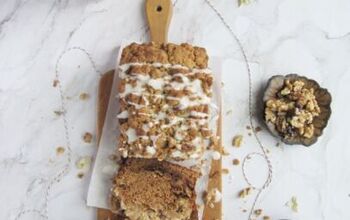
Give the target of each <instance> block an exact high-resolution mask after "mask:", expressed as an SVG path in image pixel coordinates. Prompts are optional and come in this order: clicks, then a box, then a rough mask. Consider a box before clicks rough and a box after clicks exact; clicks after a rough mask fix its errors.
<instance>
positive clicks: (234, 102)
mask: <svg viewBox="0 0 350 220" xmlns="http://www.w3.org/2000/svg"><path fill="white" fill-rule="evenodd" d="M210 1H211V2H212V4H213V5H214V6H215V8H216V9H217V10H218V11H219V12H220V13H221V14H222V16H223V17H224V19H225V20H226V22H227V23H228V24H229V25H230V26H231V27H232V29H233V30H234V32H235V33H236V34H237V36H238V37H239V39H240V40H241V42H242V44H243V47H244V50H245V51H246V53H247V57H248V60H249V62H250V66H251V68H252V79H253V81H252V85H253V92H254V96H253V99H254V100H253V102H254V103H258V104H259V100H260V96H261V88H262V87H263V86H265V84H266V81H267V79H268V78H269V77H270V76H272V75H275V74H287V73H299V74H303V75H306V76H308V77H311V78H314V79H316V80H317V81H318V82H319V83H320V84H321V85H322V86H323V87H326V88H327V89H328V90H329V91H330V92H331V94H332V96H333V103H332V110H333V113H332V117H331V119H330V122H329V125H328V127H327V128H326V129H325V133H324V135H323V136H322V137H321V138H320V140H319V141H318V142H317V143H316V144H315V145H313V146H312V147H310V148H305V147H301V146H292V147H291V146H285V145H283V144H282V145H280V146H279V147H276V146H275V145H276V143H277V141H278V140H277V139H276V138H274V137H272V136H271V135H270V134H269V133H268V132H267V131H266V129H265V127H264V126H263V124H262V123H261V120H259V118H254V121H255V124H257V125H260V126H261V127H263V131H261V132H259V134H258V135H259V137H260V138H261V139H262V141H263V143H264V145H265V146H266V147H267V149H269V152H270V153H269V157H270V158H271V161H272V165H273V180H272V183H271V185H270V186H269V187H268V188H267V189H266V190H264V191H263V193H262V195H261V197H260V199H259V201H258V203H257V208H261V209H262V210H263V215H268V216H270V217H271V219H293V220H294V219H301V220H321V219H327V220H328V219H329V220H333V219H337V220H346V219H350V212H349V211H348V208H349V205H350V185H349V182H350V169H349V167H350V160H349V157H350V146H349V145H350V137H349V135H348V134H347V128H346V126H347V124H348V123H350V115H349V114H348V112H350V104H349V103H347V100H348V96H349V94H350V87H349V86H348V84H347V83H350V62H349V58H350V25H349V20H350V13H349V11H350V1H348V0H336V1H332V0H308V1H304V0H266V1H261V0H259V1H253V2H252V3H251V4H250V5H247V6H244V7H239V8H238V7H237V2H236V0H210ZM146 30H147V28H146V22H145V19H144V12H143V0H134V1H120V0H119V1H116V0H99V1H92V0H89V1H86V0H77V1H69V0H61V1H30V0H5V1H2V4H1V5H0V139H1V144H0V189H1V190H0V192H1V196H0V207H2V208H1V210H2V211H1V212H0V219H10V220H12V219H45V218H47V217H48V218H49V219H57V220H58V219H60V220H62V219H65V220H66V219H67V220H70V219H72V220H73V219H91V220H93V219H96V217H95V216H96V210H95V209H94V208H90V207H87V206H86V193H87V187H88V184H89V178H90V174H91V169H88V168H85V169H78V168H77V166H76V162H77V161H78V160H79V158H82V157H92V158H93V157H94V156H95V154H96V150H97V147H96V95H97V86H98V81H99V77H100V74H101V73H103V72H106V71H108V70H110V69H113V68H114V65H115V59H116V56H117V53H118V47H119V46H120V43H121V41H122V40H123V39H128V40H135V41H147V40H148V36H147V33H146ZM169 39H170V41H172V42H177V43H179V42H189V43H192V44H196V45H201V46H204V47H206V48H207V49H208V51H209V54H210V55H211V56H220V57H222V58H223V59H225V62H224V65H223V89H222V91H223V102H224V110H223V111H224V120H223V121H224V125H223V140H224V146H225V147H226V149H227V150H228V151H229V152H230V155H229V156H225V157H224V167H226V168H229V169H230V172H229V174H227V175H225V177H224V181H225V182H226V183H227V184H226V187H232V188H233V189H234V190H233V191H234V192H235V193H232V194H225V193H224V192H225V189H223V193H224V201H228V202H225V204H224V219H225V220H226V219H227V220H229V219H230V220H231V219H247V216H248V213H247V212H244V209H247V210H249V208H250V207H251V205H252V204H251V199H249V198H248V199H247V200H242V199H238V198H237V195H236V193H238V192H239V191H240V190H241V189H242V188H244V187H246V186H247V185H246V183H245V182H244V178H243V176H242V170H241V168H240V166H237V167H233V165H232V159H234V158H238V159H240V160H242V158H243V157H244V156H245V155H247V154H248V153H251V152H259V148H258V146H257V144H256V142H255V140H254V139H253V137H251V136H249V135H248V133H249V131H248V130H247V129H246V126H247V125H248V120H249V118H248V81H247V80H248V76H247V73H246V69H245V68H244V66H242V68H239V67H237V66H239V63H242V54H241V53H240V51H239V47H238V45H237V42H236V41H235V40H234V38H233V37H232V35H231V34H230V33H229V31H228V30H227V28H226V27H225V26H224V25H223V23H222V21H221V20H220V18H219V17H218V16H217V15H216V14H215V12H214V11H213V10H212V8H210V7H209V6H208V4H207V3H206V1H205V0H192V1H185V0H177V1H176V5H175V7H174V14H173V20H172V23H171V28H170V31H169ZM72 47H79V48H82V49H84V51H86V52H88V53H89V54H90V55H91V59H92V60H93V62H94V64H95V65H96V69H97V71H96V70H95V69H94V66H93V65H92V64H91V62H90V60H89V57H88V56H87V55H86V54H85V52H84V51H82V50H79V49H75V50H70V51H68V52H66V53H64V55H63V56H62V57H61V60H60V62H59V65H58V66H57V70H58V72H59V75H60V85H61V86H62V91H63V98H64V103H65V105H64V108H65V111H66V112H65V116H64V117H63V115H62V114H61V112H62V107H61V97H60V92H59V88H58V86H56V87H55V86H53V82H54V80H55V79H56V77H55V70H56V68H55V65H56V63H57V60H58V59H59V57H60V55H61V54H62V53H63V52H64V51H66V50H67V49H68V48H72ZM233 67H234V68H233ZM82 93H86V94H88V98H87V99H81V98H80V94H82ZM259 106H260V105H258V106H257V107H256V108H254V109H258V110H260V109H261V108H260V107H259ZM258 113H259V112H258V111H256V112H255V114H256V115H258ZM64 118H65V119H66V127H65V126H64V120H63V119H64ZM65 131H68V133H67V134H66V133H65ZM85 132H90V133H91V134H93V140H92V143H85V142H84V140H83V135H84V133H85ZM236 134H243V135H244V143H243V146H242V147H241V148H239V149H236V148H233V147H231V141H232V137H233V136H234V135H236ZM67 137H68V138H69V141H70V144H69V146H70V147H71V162H70V163H68V164H69V166H68V167H66V168H67V171H68V172H67V174H66V175H64V176H63V178H61V179H60V182H59V183H55V184H53V185H52V188H51V189H50V190H49V193H48V194H47V187H48V185H49V184H50V182H51V181H52V180H53V178H54V177H55V176H56V175H57V173H59V172H61V171H62V169H63V168H64V167H65V166H66V164H67V158H68V155H67V154H68V149H67ZM59 146H62V147H63V148H64V149H65V152H63V153H57V147H59ZM251 160H252V161H251V162H252V163H249V164H248V165H247V166H249V167H247V169H248V170H247V172H248V175H250V176H252V178H254V181H257V184H258V182H259V181H260V182H261V180H262V179H264V175H265V174H266V167H265V164H263V163H262V161H261V160H260V158H252V159H251ZM78 176H80V177H78ZM253 193H255V192H253ZM292 197H295V198H296V199H297V201H298V212H294V211H293V210H291V208H290V207H288V206H287V205H286V203H287V202H288V201H289V200H290V199H291V198H292ZM26 210H37V211H34V212H31V211H26ZM258 219H259V218H258ZM260 219H261V216H260Z"/></svg>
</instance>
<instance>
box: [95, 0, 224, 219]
mask: <svg viewBox="0 0 350 220" xmlns="http://www.w3.org/2000/svg"><path fill="white" fill-rule="evenodd" d="M145 6H146V15H147V20H148V24H149V27H150V33H151V39H152V41H154V42H160V43H166V42H167V38H168V37H167V35H168V28H169V24H170V20H171V16H172V2H171V0H146V5H145ZM113 76H114V70H111V71H108V72H107V73H105V74H104V75H103V76H102V78H101V80H100V83H99V90H98V106H97V115H98V117H97V138H98V143H99V142H100V138H101V133H102V129H103V124H104V121H105V116H106V113H107V109H108V102H109V97H110V93H111V89H112V86H116V85H112V84H113ZM220 109H221V108H220ZM221 130H222V126H221V112H220V117H219V120H218V131H217V132H218V136H219V137H221ZM216 148H217V149H215V150H217V151H219V152H221V138H220V140H219V144H218V145H217V146H216ZM221 170H222V165H221V159H220V160H213V161H212V164H211V171H210V176H212V178H210V179H209V183H208V191H210V190H211V189H215V188H216V189H218V190H219V191H220V192H221V191H222V181H221ZM106 184H108V183H106ZM199 196H200V195H199ZM203 219H204V220H220V219H222V203H221V201H220V202H218V203H215V205H214V207H212V208H211V207H209V206H205V208H204V215H203ZM97 220H121V219H118V217H117V216H116V215H114V214H113V213H112V212H111V211H109V210H106V209H100V208H99V209H97Z"/></svg>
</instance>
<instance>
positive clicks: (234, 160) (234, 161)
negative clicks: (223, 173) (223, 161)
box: [232, 159, 240, 166]
mask: <svg viewBox="0 0 350 220" xmlns="http://www.w3.org/2000/svg"><path fill="white" fill-rule="evenodd" d="M232 163H233V165H235V166H238V165H239V163H240V161H239V160H238V159H233V161H232Z"/></svg>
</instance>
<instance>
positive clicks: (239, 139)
mask: <svg viewBox="0 0 350 220" xmlns="http://www.w3.org/2000/svg"><path fill="white" fill-rule="evenodd" d="M242 141H243V135H236V136H234V137H233V139H232V146H234V147H240V146H241V144H242Z"/></svg>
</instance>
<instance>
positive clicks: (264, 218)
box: [263, 215, 271, 220]
mask: <svg viewBox="0 0 350 220" xmlns="http://www.w3.org/2000/svg"><path fill="white" fill-rule="evenodd" d="M270 219H271V218H270V217H269V216H267V215H265V216H264V217H263V220H270Z"/></svg>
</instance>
